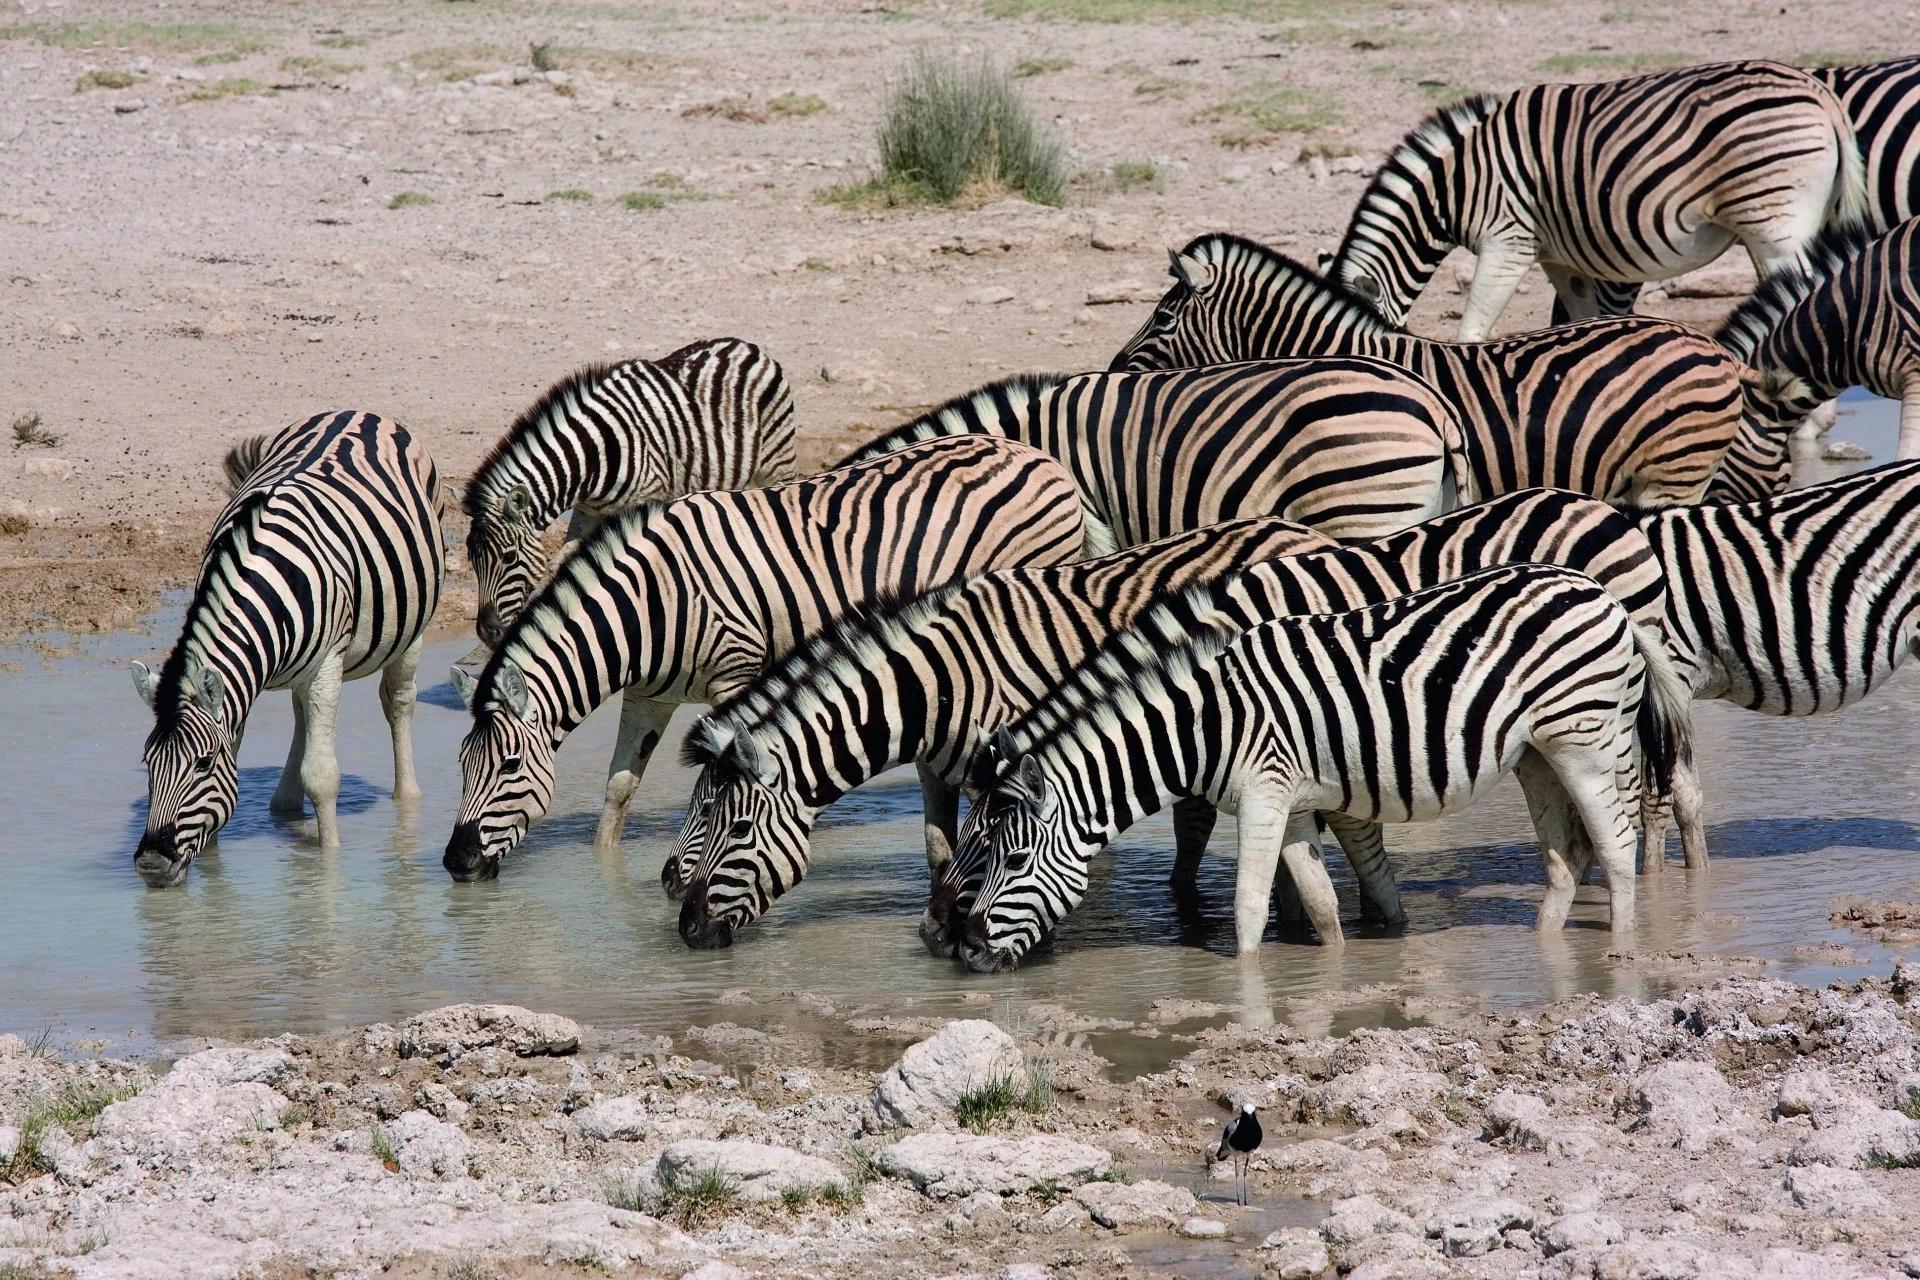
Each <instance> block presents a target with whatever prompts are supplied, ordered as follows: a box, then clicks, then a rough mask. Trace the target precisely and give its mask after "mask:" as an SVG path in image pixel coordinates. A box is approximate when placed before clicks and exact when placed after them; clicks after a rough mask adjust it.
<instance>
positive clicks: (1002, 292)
mask: <svg viewBox="0 0 1920 1280" xmlns="http://www.w3.org/2000/svg"><path fill="white" fill-rule="evenodd" d="M965 301H966V302H967V303H968V305H970V306H975V307H991V306H997V305H999V304H1000V303H1002V302H1012V301H1013V290H1011V289H1003V288H1001V287H1000V286H999V285H989V286H988V287H987V288H984V289H975V290H973V291H972V292H970V293H968V294H967V295H966V299H965Z"/></svg>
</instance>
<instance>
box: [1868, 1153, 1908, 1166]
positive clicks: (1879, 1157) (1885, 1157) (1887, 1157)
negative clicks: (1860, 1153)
mask: <svg viewBox="0 0 1920 1280" xmlns="http://www.w3.org/2000/svg"><path fill="white" fill-rule="evenodd" d="M1867 1165H1868V1167H1869V1168H1874V1169H1920V1150H1916V1151H1909V1152H1907V1153H1906V1154H1904V1155H1897V1156H1896V1155H1893V1154H1891V1153H1890V1152H1886V1151H1869V1152H1868V1153H1867Z"/></svg>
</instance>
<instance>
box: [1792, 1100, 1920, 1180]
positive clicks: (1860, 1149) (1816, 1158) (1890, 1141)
mask: <svg viewBox="0 0 1920 1280" xmlns="http://www.w3.org/2000/svg"><path fill="white" fill-rule="evenodd" d="M1813 1123H1814V1132H1813V1133H1812V1134H1810V1135H1808V1136H1807V1137H1805V1138H1802V1139H1801V1140H1800V1141H1799V1142H1797V1143H1795V1144H1794V1147H1793V1150H1792V1151H1791V1152H1789V1153H1788V1154H1787V1163H1788V1164H1790V1165H1815V1164H1824V1165H1830V1166H1832V1167H1833V1168H1835V1169H1860V1168H1865V1167H1868V1166H1870V1165H1899V1166H1906V1165H1911V1164H1914V1163H1920V1121H1914V1120H1910V1119H1908V1118H1907V1117H1906V1116H1904V1115H1902V1114H1901V1113H1900V1112H1898V1111H1889V1110H1887V1109H1885V1108H1882V1107H1876V1106H1873V1105H1872V1104H1871V1103H1867V1102H1864V1101H1862V1102H1859V1103H1857V1104H1856V1105H1854V1106H1851V1107H1842V1108H1840V1109H1838V1110H1835V1111H1823V1112H1816V1113H1814V1117H1813Z"/></svg>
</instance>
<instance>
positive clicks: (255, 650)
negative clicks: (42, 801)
mask: <svg viewBox="0 0 1920 1280" xmlns="http://www.w3.org/2000/svg"><path fill="white" fill-rule="evenodd" d="M227 474H228V477H229V479H230V480H231V481H232V482H233V484H234V488H235V492H234V495H233V499H232V501H230V502H229V503H228V504H227V506H226V509H225V510H223V511H222V512H221V513H220V517H219V519H217V520H216V521H215V522H214V527H213V533H212V535H211V536H210V537H209V538H208V541H207V549H206V552H205V554H204V555H203V556H202V558H201V564H200V577H199V581H198V582H197V583H196V585H195V587H194V592H193V599H192V600H191V601H189V602H188V604H187V616H186V621H185V622H184V624H183V625H182V627H181V633H180V640H179V642H178V643H177V644H175V645H174V647H173V652H172V653H170V654H169V655H168V656H167V660H166V662H165V663H164V664H163V665H162V667H161V668H160V671H159V672H158V673H157V674H156V673H154V672H152V671H150V670H148V668H147V667H146V665H145V664H143V663H139V662H136V663H134V664H133V682H134V687H135V688H136V689H137V690H138V691H139V693H140V696H141V698H142V699H143V700H144V701H145V702H146V703H147V705H148V706H150V707H151V708H152V709H153V712H154V727H153V732H152V733H151V734H150V735H149V736H148V738H147V743H146V749H145V753H144V754H145V758H146V764H147V797H148V805H147V823H146V832H145V834H144V835H143V836H142V837H141V839H140V847H139V849H138V851H137V852H136V853H135V855H134V866H135V867H136V869H138V870H139V872H140V874H141V875H142V876H143V877H144V878H145V879H146V880H147V882H148V883H149V884H153V885H156V886H158V885H171V884H178V883H180V881H182V880H183V879H185V878H186V874H187V868H188V866H189V864H190V863H191V862H192V861H193V858H194V856H195V855H196V854H197V853H198V852H199V851H200V850H201V849H203V848H205V847H206V846H207V844H208V843H209V842H211V841H212V840H213V838H214V836H215V834H216V833H218V831H219V830H220V828H221V827H222V826H224V825H225V824H226V821H227V819H228V818H229V817H230V816H232V813H233V806H234V801H235V799H236V796H237V792H238V770H237V766H236V763H235V757H236V755H237V753H238V751H239V747H240V737H241V734H242V733H243V732H244V731H245V729H246V723H247V715H248V713H249V711H251V709H252V707H253V704H254V701H255V700H256V699H257V698H259V696H260V695H261V694H262V693H264V692H265V691H267V690H269V689H291V690H292V691H293V709H294V736H293V746H292V749H291V750H290V751H289V752H288V755H287V766H286V769H285V771H284V772H283V773H282V774H281V777H280V785H279V787H278V788H276V789H275V791H274V793H273V801H272V804H273V808H274V810H275V811H276V812H281V813H295V814H297V813H299V812H300V811H301V809H302V807H303V806H302V797H303V796H305V797H311V798H312V800H313V807H314V814H315V818H316V824H317V826H318V831H319V836H320V842H321V844H322V845H323V846H325V847H332V846H334V845H337V844H338V843H339V824H338V821H337V818H336V814H335V801H336V799H337V797H338V796H339V792H340V766H339V763H338V761H337V759H336V758H335V755H334V738H335V725H336V722H337V720H338V718H339V706H340V686H341V684H342V683H343V682H345V681H348V680H357V679H359V678H360V677H362V676H368V675H372V674H373V673H374V672H376V671H377V672H379V673H380V701H381V705H382V707H383V708H384V709H385V711H386V715H387V720H388V723H389V726H390V727H391V729H392V734H393V774H394V784H393V790H394V796H395V798H396V799H417V798H418V797H419V795H420V788H419V784H418V783H417V782H416V781H415V779H414V772H413V749H412V737H411V726H412V719H413V706H414V693H415V688H414V671H415V669H416V667H417V666H418V665H419V661H420V645H421V639H422V636H423V635H424V634H425V632H426V629H427V623H428V621H429V620H431V619H432V617H433V611H434V608H435V607H436V606H437V605H438V604H439V601H440V581H441V577H442V573H443V571H444V568H445V564H444V561H443V559H442V556H443V552H442V549H441V542H440V504H441V494H440V479H439V476H438V474H437V473H436V472H435V470H434V466H433V460H432V459H431V458H429V457H428V456H427V451H426V450H425V448H423V447H422V446H421V444H420V442H419V440H417V439H416V438H415V437H414V436H413V434H412V433H411V432H409V431H408V430H407V429H406V428H405V427H402V426H400V425H399V424H398V423H395V422H392V421H389V420H387V419H383V418H379V417H376V416H375V415H373V414H371V413H360V412H354V411H346V412H337V413H321V414H315V415H314V416H313V417H312V418H309V419H308V420H307V421H305V422H303V423H298V424H296V425H294V426H291V427H288V428H287V429H286V430H284V431H282V432H280V433H279V434H278V435H275V436H272V437H261V438H259V439H257V440H250V441H247V442H246V443H244V444H242V445H241V446H239V447H238V448H236V449H235V450H234V452H233V453H232V454H231V455H229V457H228V462H227Z"/></svg>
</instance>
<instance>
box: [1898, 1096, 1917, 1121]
mask: <svg viewBox="0 0 1920 1280" xmlns="http://www.w3.org/2000/svg"><path fill="white" fill-rule="evenodd" d="M1900 1114H1901V1115H1903V1116H1905V1117H1906V1118H1907V1119H1909V1120H1920V1094H1915V1095H1914V1096H1913V1097H1911V1098H1906V1099H1903V1100H1902V1101H1901V1103H1900Z"/></svg>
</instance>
